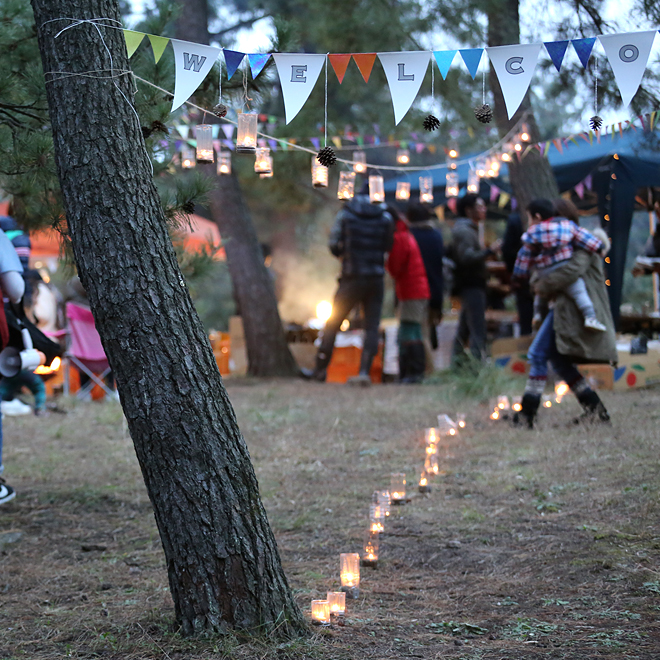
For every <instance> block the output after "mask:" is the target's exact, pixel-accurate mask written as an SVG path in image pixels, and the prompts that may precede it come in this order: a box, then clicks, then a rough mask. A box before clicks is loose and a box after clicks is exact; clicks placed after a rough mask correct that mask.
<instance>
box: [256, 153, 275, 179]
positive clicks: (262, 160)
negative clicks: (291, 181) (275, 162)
mask: <svg viewBox="0 0 660 660" xmlns="http://www.w3.org/2000/svg"><path fill="white" fill-rule="evenodd" d="M254 171H255V172H257V173H258V174H270V172H271V171H272V168H271V158H270V149H268V148H267V147H264V148H259V149H257V157H256V158H255V159H254Z"/></svg>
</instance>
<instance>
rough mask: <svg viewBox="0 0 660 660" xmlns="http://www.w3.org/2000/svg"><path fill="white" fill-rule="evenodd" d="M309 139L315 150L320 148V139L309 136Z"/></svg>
mask: <svg viewBox="0 0 660 660" xmlns="http://www.w3.org/2000/svg"><path fill="white" fill-rule="evenodd" d="M309 141H310V142H311V143H312V146H313V147H314V149H316V151H318V150H319V149H320V148H321V141H320V140H319V139H318V138H317V137H313V138H309Z"/></svg>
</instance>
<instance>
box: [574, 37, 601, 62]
mask: <svg viewBox="0 0 660 660" xmlns="http://www.w3.org/2000/svg"><path fill="white" fill-rule="evenodd" d="M571 43H572V44H573V48H575V52H576V53H577V56H578V57H579V58H580V62H582V66H583V67H584V68H585V69H586V68H587V64H588V63H589V58H590V57H591V51H592V50H593V49H594V44H595V43H596V37H588V38H586V39H571Z"/></svg>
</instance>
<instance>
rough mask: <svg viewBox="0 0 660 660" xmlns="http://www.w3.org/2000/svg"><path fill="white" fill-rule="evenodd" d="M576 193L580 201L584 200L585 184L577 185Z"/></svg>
mask: <svg viewBox="0 0 660 660" xmlns="http://www.w3.org/2000/svg"><path fill="white" fill-rule="evenodd" d="M575 193H576V194H577V196H578V197H579V198H580V199H584V183H576V184H575Z"/></svg>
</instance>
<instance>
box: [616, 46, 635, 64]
mask: <svg viewBox="0 0 660 660" xmlns="http://www.w3.org/2000/svg"><path fill="white" fill-rule="evenodd" d="M638 57H639V48H637V46H633V44H627V45H626V46H622V47H621V49H620V50H619V59H620V60H621V61H622V62H625V63H626V64H630V62H634V61H635V60H636V59H637V58H638Z"/></svg>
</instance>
